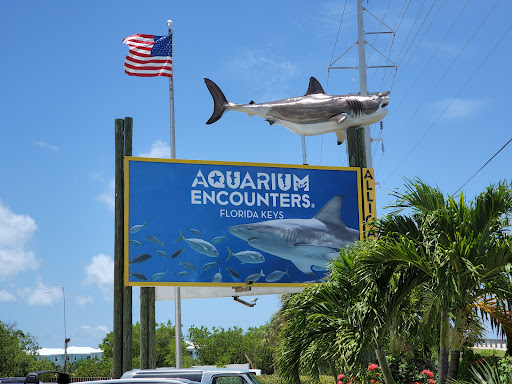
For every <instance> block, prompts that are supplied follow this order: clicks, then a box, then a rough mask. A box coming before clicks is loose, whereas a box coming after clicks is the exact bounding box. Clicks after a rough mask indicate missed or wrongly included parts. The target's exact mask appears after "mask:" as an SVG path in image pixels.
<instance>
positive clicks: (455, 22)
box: [394, 0, 471, 113]
mask: <svg viewBox="0 0 512 384" xmlns="http://www.w3.org/2000/svg"><path fill="white" fill-rule="evenodd" d="M470 1H471V0H467V1H466V4H464V7H462V9H461V11H460V12H459V14H458V15H457V17H456V18H455V20H454V21H453V23H452V25H451V26H450V28H448V31H446V33H445V35H444V37H443V38H442V39H441V41H440V42H439V44H438V45H437V47H436V49H435V50H434V53H432V55H431V56H430V58H429V59H428V60H427V62H426V63H425V65H424V66H423V68H422V69H421V71H420V74H419V75H418V77H416V80H414V82H413V83H412V85H411V86H410V87H409V89H408V90H407V92H406V93H405V95H404V97H403V98H402V100H400V102H399V103H398V106H396V107H395V109H394V111H395V113H396V111H397V110H398V109H399V108H400V106H401V105H402V103H403V101H404V100H405V99H406V98H407V96H408V95H409V92H411V90H412V89H413V88H414V86H415V85H416V83H417V82H418V80H419V79H420V78H421V76H422V75H423V73H424V72H425V70H426V69H427V67H428V65H429V64H430V62H431V61H432V59H433V58H434V56H435V55H436V53H437V51H438V50H439V48H441V45H442V44H443V42H444V41H445V40H446V38H447V37H448V34H449V33H450V31H451V30H452V29H453V27H454V26H455V24H457V22H458V21H459V18H460V16H461V15H462V12H464V10H465V9H466V7H467V6H468V4H469V2H470Z"/></svg>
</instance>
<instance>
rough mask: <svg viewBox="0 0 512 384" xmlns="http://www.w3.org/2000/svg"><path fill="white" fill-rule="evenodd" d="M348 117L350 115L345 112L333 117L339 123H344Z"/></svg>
mask: <svg viewBox="0 0 512 384" xmlns="http://www.w3.org/2000/svg"><path fill="white" fill-rule="evenodd" d="M347 118H348V116H347V114H346V113H345V112H343V113H340V114H339V115H336V116H333V117H332V119H333V120H335V121H336V122H337V123H338V124H341V123H343V122H344V121H345V120H347Z"/></svg>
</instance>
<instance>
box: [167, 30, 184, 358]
mask: <svg viewBox="0 0 512 384" xmlns="http://www.w3.org/2000/svg"><path fill="white" fill-rule="evenodd" d="M167 26H168V27H169V31H168V35H169V36H172V34H173V32H174V29H172V28H171V26H172V20H167ZM173 45H174V42H173ZM169 102H170V125H171V159H176V137H175V129H174V128H175V127H174V54H173V59H172V76H171V77H169ZM174 322H175V325H174V330H175V331H174V336H175V339H176V345H175V347H176V352H175V356H176V368H183V351H182V345H183V344H182V336H181V288H180V287H174Z"/></svg>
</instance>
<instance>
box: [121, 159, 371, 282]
mask: <svg viewBox="0 0 512 384" xmlns="http://www.w3.org/2000/svg"><path fill="white" fill-rule="evenodd" d="M125 173H126V177H125V187H126V192H125V205H126V209H125V239H126V240H125V255H126V260H125V284H126V285H139V286H159V285H175V286H219V285H220V286H244V285H246V284H253V285H254V286H263V287H264V286H283V285H284V286H298V285H303V284H307V283H317V282H321V281H322V278H323V277H324V275H325V273H326V272H325V271H326V265H327V263H328V262H329V261H330V260H331V259H332V258H334V257H336V256H337V255H338V253H339V250H340V249H342V248H344V247H346V246H347V245H349V244H351V243H353V242H354V241H356V240H359V239H360V238H361V234H360V228H361V220H362V213H361V206H362V203H361V193H360V191H361V185H360V171H359V169H358V168H334V167H311V166H290V165H275V164H247V163H221V162H200V161H184V160H162V159H143V158H133V157H129V158H127V159H126V162H125Z"/></svg>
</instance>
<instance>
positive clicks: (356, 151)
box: [347, 0, 372, 168]
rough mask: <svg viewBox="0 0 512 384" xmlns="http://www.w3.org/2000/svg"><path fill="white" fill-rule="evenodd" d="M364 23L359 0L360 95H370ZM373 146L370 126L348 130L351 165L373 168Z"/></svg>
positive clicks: (348, 149) (358, 0)
mask: <svg viewBox="0 0 512 384" xmlns="http://www.w3.org/2000/svg"><path fill="white" fill-rule="evenodd" d="M364 37H365V36H364V25H363V0H357V46H358V52H359V65H358V68H359V95H361V96H368V84H367V80H366V51H365V46H364V45H365V41H364ZM371 150H372V147H371V142H370V127H353V128H349V129H348V130H347V151H348V162H349V166H351V167H361V168H371V166H372V151H371Z"/></svg>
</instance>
